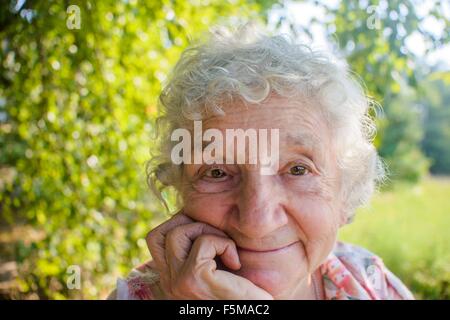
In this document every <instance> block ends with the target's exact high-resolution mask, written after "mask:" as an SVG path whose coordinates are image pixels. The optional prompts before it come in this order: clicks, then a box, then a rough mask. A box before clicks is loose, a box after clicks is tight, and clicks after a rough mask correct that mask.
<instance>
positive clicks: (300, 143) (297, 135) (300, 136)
mask: <svg viewBox="0 0 450 320" xmlns="http://www.w3.org/2000/svg"><path fill="white" fill-rule="evenodd" d="M285 139H286V141H285V143H286V146H287V147H288V148H289V147H291V146H294V147H301V148H304V149H307V150H309V151H311V152H312V151H313V150H314V149H316V148H317V146H319V145H320V143H319V139H318V138H317V136H316V135H314V134H311V133H308V132H288V133H287V134H286V138H285Z"/></svg>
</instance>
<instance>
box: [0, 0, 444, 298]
mask: <svg viewBox="0 0 450 320" xmlns="http://www.w3.org/2000/svg"><path fill="white" fill-rule="evenodd" d="M74 6H75V7H74ZM449 7H450V5H449V4H448V2H446V1H433V0H428V1H398V0H393V1H389V2H388V1H369V0H366V1H344V2H339V1H297V2H295V1H272V0H252V1H243V0H233V1H231V0H230V1H223V0H222V1H216V0H201V1H200V0H197V1H195V0H191V1H184V0H183V1H175V0H171V1H169V0H164V1H158V0H154V1H139V2H138V1H136V0H119V1H110V0H105V1H28V0H20V1H11V0H8V1H6V0H5V1H2V2H1V4H0V43H1V48H0V298H6V299H9V298H13V299H16V298H24V299H67V298H104V297H105V296H106V295H107V293H108V292H110V291H111V290H112V289H113V288H114V286H115V281H116V278H117V277H118V276H124V275H126V273H127V272H128V271H129V270H130V268H131V267H133V266H135V265H137V264H139V263H140V262H142V261H144V260H147V259H148V258H149V254H148V251H147V248H146V244H145V240H144V239H143V238H144V237H145V235H146V233H147V232H148V231H149V230H150V229H151V228H153V227H154V226H156V225H158V224H159V223H160V222H162V221H163V220H164V219H166V218H167V213H165V210H164V208H163V207H162V206H161V205H160V204H159V203H158V202H157V201H156V200H155V199H154V198H153V197H152V196H151V194H150V192H149V190H148V188H147V187H146V182H145V162H146V160H148V159H149V154H150V151H151V150H152V148H153V147H154V140H153V133H154V132H153V128H154V120H155V118H156V116H157V114H158V110H157V108H156V100H157V96H158V93H159V91H160V89H161V84H162V83H163V81H164V79H165V77H166V76H167V74H168V72H169V71H170V68H171V67H173V65H174V63H175V62H176V60H177V59H178V57H179V55H180V53H181V51H182V50H183V49H184V48H185V47H186V46H187V45H188V44H189V43H190V41H191V40H192V39H195V38H197V37H198V36H199V34H201V33H202V32H204V31H205V30H207V29H208V28H209V27H211V26H213V25H216V24H223V23H228V24H230V23H231V24H238V23H241V22H245V21H248V20H258V21H262V22H263V23H266V24H267V25H268V26H269V27H270V29H271V30H273V31H274V32H275V31H283V32H289V33H291V34H293V35H294V36H296V37H298V38H299V39H300V40H301V41H304V42H305V43H308V44H313V45H319V47H320V46H323V48H324V49H329V50H332V51H336V50H339V52H340V53H341V55H342V56H344V57H345V58H346V59H347V60H348V62H349V64H350V66H351V68H352V69H353V70H354V71H355V72H356V74H358V75H359V77H360V78H361V79H362V80H363V81H364V82H365V84H366V87H367V92H368V94H370V96H372V97H373V98H374V99H376V100H377V101H379V102H380V103H381V104H382V106H383V110H384V112H383V113H381V114H379V115H378V120H377V125H378V128H379V130H378V135H377V137H376V141H375V143H376V146H377V148H378V150H379V152H380V154H381V156H383V157H384V159H385V161H386V163H387V165H388V166H389V170H390V180H389V181H388V183H387V184H386V186H384V188H383V189H382V190H381V192H379V193H378V194H377V195H376V196H375V197H374V199H373V201H372V203H371V205H370V206H369V207H367V208H363V209H361V210H360V212H359V214H358V215H357V217H356V220H355V222H353V223H352V224H350V225H348V226H346V227H344V228H343V230H342V232H341V235H340V237H341V238H342V239H343V240H347V241H350V242H353V243H357V244H360V245H363V246H365V247H366V248H368V249H370V250H372V251H374V252H375V253H376V254H378V255H380V256H381V257H382V258H383V259H384V261H385V263H386V265H387V266H388V267H389V268H391V270H392V271H393V272H394V273H396V274H397V275H398V276H399V277H400V278H401V279H402V280H403V281H404V282H405V283H406V285H407V286H408V287H410V288H411V289H412V291H413V292H414V294H415V296H416V297H417V298H426V299H448V298H449V297H450V288H449V281H450V253H449V249H450V233H449V231H450V217H449V211H450V178H447V177H446V175H449V174H450V92H449V84H450V71H449V70H450V67H449V58H448V57H449V56H450V54H449V53H450V48H449V17H450V8H449ZM165 196H166V197H167V199H168V200H169V202H170V203H172V204H173V194H171V193H166V194H165ZM72 265H77V266H79V267H80V270H81V288H80V289H69V288H68V286H67V282H68V279H69V276H70V275H71V274H70V272H68V267H69V266H72Z"/></svg>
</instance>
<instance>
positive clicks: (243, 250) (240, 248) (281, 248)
mask: <svg viewBox="0 0 450 320" xmlns="http://www.w3.org/2000/svg"><path fill="white" fill-rule="evenodd" d="M298 242H300V241H295V242H292V243H290V244H287V245H285V246H279V247H276V248H270V249H264V248H249V247H246V246H238V247H237V249H238V252H239V253H256V254H261V253H264V254H267V253H280V252H282V251H284V250H287V249H288V248H290V247H292V246H294V245H295V244H297V243H298Z"/></svg>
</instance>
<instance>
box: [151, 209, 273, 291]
mask: <svg viewBox="0 0 450 320" xmlns="http://www.w3.org/2000/svg"><path fill="white" fill-rule="evenodd" d="M147 245H148V247H149V249H150V253H151V255H152V257H153V259H154V265H155V267H156V268H157V269H158V271H159V272H160V279H161V286H162V288H163V290H164V291H165V294H166V295H167V296H168V298H170V299H224V300H241V299H242V300H259V299H261V300H262V299H273V297H272V296H271V295H270V294H269V293H268V292H266V291H264V290H263V289H261V288H259V287H257V286H256V285H254V284H253V283H252V282H251V281H249V280H247V279H245V278H243V277H239V276H237V275H234V274H232V273H231V272H227V271H224V270H218V269H217V263H216V261H215V260H214V259H215V258H216V256H220V259H221V261H222V263H223V264H224V265H225V266H226V267H227V268H229V269H231V270H239V268H240V267H241V265H240V262H239V256H238V253H237V249H236V244H235V243H234V242H233V240H231V239H230V238H229V237H228V236H227V235H226V234H225V233H224V232H222V231H221V230H219V229H217V228H214V227H213V226H211V225H208V224H205V223H201V222H195V221H194V220H192V219H190V218H189V217H187V216H185V215H183V214H182V213H178V214H176V215H175V216H174V217H172V218H171V219H170V220H168V221H167V222H165V223H163V224H161V225H160V226H158V227H157V228H155V229H154V230H152V231H151V232H150V233H149V234H148V235H147Z"/></svg>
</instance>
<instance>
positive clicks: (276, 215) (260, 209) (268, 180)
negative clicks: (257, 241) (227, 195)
mask: <svg viewBox="0 0 450 320" xmlns="http://www.w3.org/2000/svg"><path fill="white" fill-rule="evenodd" d="M244 180H245V181H243V185H242V189H241V193H240V195H239V199H238V203H237V208H238V210H237V212H236V213H235V214H236V216H235V219H236V220H235V222H236V224H237V225H236V227H237V229H238V230H239V231H240V232H241V233H242V234H244V235H245V236H247V237H249V238H263V237H265V236H267V235H270V234H271V233H273V232H274V231H275V230H277V229H279V228H280V227H282V226H284V225H286V224H287V223H288V217H287V213H286V212H285V206H284V204H283V202H284V201H283V193H282V191H281V190H280V187H279V186H277V184H276V183H274V181H273V177H272V176H264V175H260V174H257V173H255V174H254V175H249V176H248V177H246V179H244Z"/></svg>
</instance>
